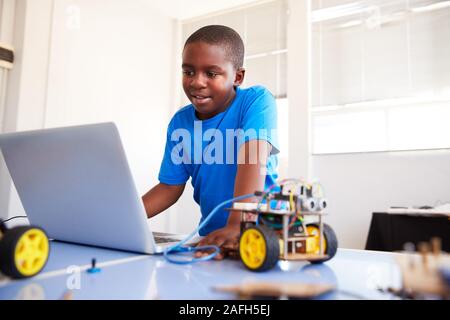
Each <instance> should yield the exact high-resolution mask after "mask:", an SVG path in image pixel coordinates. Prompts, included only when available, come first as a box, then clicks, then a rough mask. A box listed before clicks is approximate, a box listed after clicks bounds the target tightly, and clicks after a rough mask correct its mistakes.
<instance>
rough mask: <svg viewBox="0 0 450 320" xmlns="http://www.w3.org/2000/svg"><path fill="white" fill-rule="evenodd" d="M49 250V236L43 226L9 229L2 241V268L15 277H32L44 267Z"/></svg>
mask: <svg viewBox="0 0 450 320" xmlns="http://www.w3.org/2000/svg"><path fill="white" fill-rule="evenodd" d="M49 252H50V246H49V242H48V237H47V234H46V233H45V231H44V230H42V229H41V228H38V227H33V226H21V227H15V228H12V229H8V230H7V231H6V232H5V233H4V234H3V238H2V239H1V241H0V270H1V272H2V273H3V274H5V275H6V276H8V277H11V278H14V279H22V278H28V277H32V276H34V275H36V274H38V273H39V272H40V271H41V270H42V269H43V268H44V266H45V264H46V263H47V260H48V256H49Z"/></svg>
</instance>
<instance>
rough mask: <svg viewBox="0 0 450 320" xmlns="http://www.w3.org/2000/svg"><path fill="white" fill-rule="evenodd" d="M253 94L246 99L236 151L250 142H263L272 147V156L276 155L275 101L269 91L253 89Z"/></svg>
mask: <svg viewBox="0 0 450 320" xmlns="http://www.w3.org/2000/svg"><path fill="white" fill-rule="evenodd" d="M254 91H255V92H254V93H253V95H251V96H250V97H248V98H247V99H246V101H245V102H244V103H246V106H245V108H244V112H243V116H242V120H241V121H242V122H241V128H242V130H243V133H242V135H241V136H240V138H239V139H238V149H239V148H240V147H241V146H242V145H243V144H244V143H246V142H248V141H251V140H265V141H267V142H268V143H270V144H271V145H272V152H271V154H272V155H275V154H278V153H279V152H280V151H279V145H278V132H277V131H278V129H277V107H276V101H275V98H274V97H273V95H272V94H271V93H270V91H269V90H267V89H265V88H263V87H255V88H254Z"/></svg>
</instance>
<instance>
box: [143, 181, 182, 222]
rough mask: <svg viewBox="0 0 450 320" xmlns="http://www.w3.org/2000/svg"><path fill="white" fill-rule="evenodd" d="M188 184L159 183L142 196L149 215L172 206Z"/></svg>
mask: <svg viewBox="0 0 450 320" xmlns="http://www.w3.org/2000/svg"><path fill="white" fill-rule="evenodd" d="M185 185H186V184H180V185H174V186H172V185H168V184H164V183H159V184H157V185H156V186H154V187H153V188H152V189H151V190H150V191H149V192H147V193H146V194H145V195H144V196H142V201H143V202H144V207H145V211H146V212H147V217H149V218H151V217H154V216H156V215H157V214H158V213H161V212H163V211H164V210H166V209H167V208H169V207H170V206H172V205H173V204H174V203H175V202H177V200H178V199H179V198H180V197H181V195H182V194H183V191H184V187H185Z"/></svg>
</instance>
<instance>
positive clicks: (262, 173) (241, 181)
mask: <svg viewBox="0 0 450 320" xmlns="http://www.w3.org/2000/svg"><path fill="white" fill-rule="evenodd" d="M271 150H272V146H271V145H270V143H268V142H267V141H264V140H252V141H249V142H247V143H245V144H244V145H243V147H241V149H240V150H239V154H238V169H237V173H236V179H235V184H234V197H238V196H242V195H246V194H251V193H254V192H255V191H257V190H258V191H263V190H264V184H265V179H266V171H267V166H266V165H267V159H268V157H269V155H270V152H271ZM254 200H255V198H248V199H245V200H243V201H242V202H253V201H254ZM240 221H241V212H240V211H232V212H231V213H230V215H229V217H228V222H227V225H226V226H225V227H224V228H222V229H219V230H216V231H214V232H211V233H210V234H209V235H208V236H206V237H205V238H203V239H202V241H200V243H199V244H198V245H199V246H203V245H216V246H219V247H224V246H225V247H228V246H229V247H235V246H236V244H237V242H238V240H239V235H240ZM205 254H206V253H198V254H197V255H196V256H201V255H205ZM222 258H223V253H221V254H219V255H217V256H216V259H222Z"/></svg>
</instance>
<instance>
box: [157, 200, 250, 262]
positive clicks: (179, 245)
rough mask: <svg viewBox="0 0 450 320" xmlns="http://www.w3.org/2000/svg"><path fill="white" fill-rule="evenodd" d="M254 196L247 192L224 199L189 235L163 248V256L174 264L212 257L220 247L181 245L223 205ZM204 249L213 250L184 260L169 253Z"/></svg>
mask: <svg viewBox="0 0 450 320" xmlns="http://www.w3.org/2000/svg"><path fill="white" fill-rule="evenodd" d="M254 196H255V195H254V194H253V193H252V194H247V195H244V196H240V197H236V198H233V199H230V200H227V201H224V202H222V203H221V204H219V205H217V206H216V207H215V208H214V209H213V210H212V211H211V212H210V214H209V215H208V217H206V219H205V220H203V222H202V223H201V224H200V225H199V226H198V227H197V228H196V229H195V230H194V231H192V233H191V234H190V235H188V236H187V237H186V238H185V239H183V240H181V241H180V242H178V243H177V244H176V245H174V246H171V247H169V248H167V249H165V250H164V258H166V260H167V261H169V262H171V263H176V264H191V263H196V262H200V261H208V260H211V259H213V258H214V257H215V256H217V255H218V254H219V253H220V248H219V247H218V246H212V245H211V246H210V245H208V246H201V247H188V246H183V245H184V244H186V242H188V241H189V240H190V239H192V238H193V237H194V236H195V235H196V234H197V232H198V231H199V230H200V229H201V228H203V227H204V226H205V225H206V224H207V223H208V222H209V221H210V220H211V219H212V217H213V216H214V215H215V214H216V213H217V212H218V211H219V210H220V209H221V208H222V207H223V206H225V205H227V204H229V203H231V202H234V201H239V200H244V199H248V198H252V197H254ZM204 250H214V252H213V253H211V254H209V255H207V256H205V257H201V258H191V259H185V260H180V259H173V258H171V257H170V255H172V254H177V253H188V252H196V251H204Z"/></svg>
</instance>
